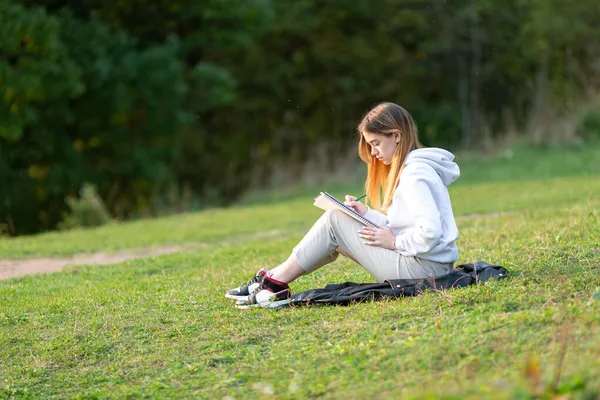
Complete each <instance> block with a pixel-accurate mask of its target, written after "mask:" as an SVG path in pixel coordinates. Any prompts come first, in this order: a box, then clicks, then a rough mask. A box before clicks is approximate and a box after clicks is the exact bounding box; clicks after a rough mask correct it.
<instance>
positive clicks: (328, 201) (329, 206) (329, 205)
mask: <svg viewBox="0 0 600 400" xmlns="http://www.w3.org/2000/svg"><path fill="white" fill-rule="evenodd" d="M314 205H315V206H317V207H319V208H320V209H322V210H340V211H341V212H343V213H345V214H348V215H349V216H351V217H352V218H354V219H355V220H357V221H359V222H360V223H362V224H365V225H368V226H372V227H375V228H381V227H380V226H379V225H377V224H375V223H374V222H371V221H369V220H368V219H366V218H365V217H363V216H362V215H360V214H359V213H357V212H356V211H354V210H353V209H352V208H350V207H348V206H347V205H345V204H344V203H342V202H341V201H339V200H338V199H336V198H335V197H333V196H332V195H330V194H329V193H327V192H321V194H320V195H319V197H317V198H316V199H315V202H314Z"/></svg>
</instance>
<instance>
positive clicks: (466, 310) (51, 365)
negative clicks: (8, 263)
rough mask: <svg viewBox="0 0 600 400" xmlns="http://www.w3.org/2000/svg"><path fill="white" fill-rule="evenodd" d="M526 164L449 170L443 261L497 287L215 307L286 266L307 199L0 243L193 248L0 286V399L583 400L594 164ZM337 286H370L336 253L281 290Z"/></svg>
mask: <svg viewBox="0 0 600 400" xmlns="http://www.w3.org/2000/svg"><path fill="white" fill-rule="evenodd" d="M592 150H593V149H592ZM592 150H590V149H584V150H581V151H582V158H584V159H585V157H587V155H588V154H591V151H592ZM595 151H596V154H600V151H599V149H597V148H596V149H595ZM527 154H528V153H527V151H525V150H523V153H522V154H518V152H516V151H515V154H514V156H513V158H512V161H511V163H512V164H511V166H510V168H507V166H506V165H505V164H504V161H502V160H498V159H490V160H488V161H482V160H469V161H465V163H464V164H461V167H462V171H463V178H465V182H464V183H460V181H459V182H457V184H456V186H453V187H451V189H452V190H451V195H452V201H453V206H454V209H455V212H456V215H458V216H462V217H458V218H457V223H458V225H459V229H460V232H461V238H460V240H459V247H460V250H461V256H460V260H459V261H460V262H473V261H475V260H477V259H482V260H486V261H488V262H492V263H497V264H501V265H504V266H505V267H506V268H508V269H509V271H510V275H511V277H510V279H506V280H501V281H494V282H489V283H487V284H484V285H480V286H475V287H469V288H464V289H457V290H451V291H445V292H430V293H426V294H424V295H422V296H419V297H415V298H405V299H399V300H394V301H382V302H367V303H362V304H354V305H350V306H347V307H319V308H293V309H288V310H282V311H279V312H269V311H266V310H248V311H245V312H243V311H240V310H237V309H235V308H234V307H233V305H232V303H231V302H230V301H228V300H226V299H224V298H223V296H222V295H223V292H224V291H225V290H226V289H227V288H230V287H233V286H237V284H239V283H240V282H241V281H244V280H246V279H248V277H249V276H250V275H252V274H253V273H254V272H255V271H256V270H257V269H258V267H259V266H263V265H267V266H272V265H274V264H276V263H278V262H280V261H282V260H283V259H284V258H285V257H287V255H288V254H289V251H290V249H291V248H292V247H293V246H294V245H295V243H296V242H297V241H298V240H299V239H300V237H301V236H302V235H303V233H304V232H305V231H306V229H308V228H309V227H310V225H311V223H312V221H313V220H314V219H315V218H316V217H317V216H318V215H319V210H317V209H315V208H314V207H312V205H311V202H310V199H311V197H312V195H308V196H307V195H302V194H301V195H299V196H291V197H290V198H287V199H282V200H281V201H279V202H269V201H266V204H262V205H261V204H253V205H240V206H237V207H233V208H230V209H223V210H210V211H205V212H200V213H193V214H186V215H181V216H176V217H172V218H164V219H157V220H148V221H137V222H133V223H127V224H125V223H124V224H115V225H109V226H106V227H102V228H99V229H95V230H80V231H73V232H66V233H49V234H45V235H39V236H33V237H24V238H16V239H10V240H2V241H0V257H1V258H8V257H29V256H49V255H68V254H72V253H76V252H91V251H98V250H102V251H107V250H108V251H110V250H117V249H123V248H132V247H145V246H163V245H168V244H176V243H187V242H203V243H205V246H202V247H201V248H194V249H193V250H189V251H187V252H181V253H178V254H172V255H167V256H161V257H152V258H148V259H140V260H133V261H127V262H124V263H121V264H116V265H109V266H102V267H97V266H75V267H69V268H68V269H67V270H65V271H63V272H61V273H56V274H51V275H46V276H27V277H21V278H16V279H11V280H7V281H1V282H0V348H1V349H2V351H1V352H0V399H3V398H32V399H33V398H35V399H37V398H79V399H92V398H136V399H137V398H210V399H212V398H235V399H238V398H265V399H268V398H298V399H303V398H350V399H360V398H364V397H367V396H368V397H375V398H390V397H416V398H433V397H446V398H467V397H471V398H482V397H484V398H533V397H535V396H538V397H542V398H544V397H545V398H551V397H552V396H553V395H556V394H564V395H566V396H568V398H581V399H584V398H589V399H591V398H597V397H598V396H600V240H599V238H600V212H599V210H600V178H599V177H598V175H593V173H594V172H597V171H599V170H600V169H598V170H594V169H593V166H594V165H597V164H594V163H595V162H597V158H594V157H591V158H590V161H589V162H586V164H585V165H584V166H582V167H581V168H580V169H579V170H577V168H573V169H572V170H570V169H569V168H570V167H568V166H566V164H569V163H571V162H573V163H574V161H572V160H571V159H570V158H569V157H563V159H561V158H559V157H555V158H553V157H554V155H553V154H550V155H546V156H547V157H548V158H550V159H552V160H553V161H552V162H546V161H544V163H545V165H548V168H550V169H552V168H554V169H555V170H556V171H570V172H569V173H568V174H566V175H561V174H560V173H556V174H547V175H544V174H546V173H547V172H544V173H536V172H535V171H534V172H532V170H531V168H529V167H528V165H529V164H528V160H530V159H531V158H534V157H538V158H539V159H540V160H542V159H545V158H544V155H543V154H542V155H539V154H538V155H536V153H535V151H534V150H530V153H529V156H527ZM561 160H562V161H561ZM540 162H541V161H540ZM561 162H563V164H562V165H561ZM519 163H522V165H523V167H522V169H519V168H518V164H519ZM569 165H571V164H569ZM470 171H471V172H470ZM486 171H487V173H486ZM514 171H519V174H516V173H515V172H514ZM576 171H579V173H575V172H576ZM527 172H531V176H530V178H531V179H529V180H527V179H525V176H526V175H527ZM472 174H479V176H480V177H481V178H482V179H475V178H472ZM487 175H489V176H493V177H494V178H493V179H491V180H489V181H486V180H485V179H483V178H484V177H485V176H487ZM461 179H462V178H461ZM355 186H358V187H359V185H355ZM347 189H352V185H348V187H347V188H344V187H339V188H337V189H336V190H334V192H335V193H336V194H337V195H340V194H343V193H344V192H345V191H346V190H347ZM318 190H320V189H316V190H315V191H317V192H318ZM354 190H355V191H353V192H352V193H357V189H356V188H354ZM472 214H480V215H477V216H473V215H472ZM273 230H277V232H276V234H273V232H272V231H273ZM265 232H267V233H265ZM269 232H271V233H270V234H269ZM349 280H350V281H358V282H369V281H372V280H373V279H372V278H371V277H370V276H369V275H368V274H367V273H366V272H365V271H363V270H362V269H361V268H360V267H359V266H357V265H356V264H354V263H352V262H350V261H348V260H347V259H344V258H341V257H340V258H339V259H338V261H336V262H335V263H334V264H331V265H329V266H327V267H324V268H322V269H320V270H317V271H316V272H315V273H313V274H311V275H309V276H306V277H303V278H301V279H300V280H298V281H297V282H295V283H294V284H293V286H292V287H293V290H294V291H301V290H305V289H309V288H314V287H320V286H323V285H325V284H326V283H332V282H343V281H349ZM561 358H563V360H562V361H561Z"/></svg>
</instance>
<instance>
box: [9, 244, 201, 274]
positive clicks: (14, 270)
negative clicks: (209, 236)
mask: <svg viewBox="0 0 600 400" xmlns="http://www.w3.org/2000/svg"><path fill="white" fill-rule="evenodd" d="M189 247H190V246H168V247H160V248H155V249H145V250H138V251H120V252H118V253H110V254H109V253H93V254H76V255H74V256H71V257H64V258H31V259H24V260H0V279H8V278H14V277H17V276H23V275H32V274H49V273H52V272H58V271H60V270H62V269H63V268H65V267H66V266H69V265H104V264H116V263H120V262H123V261H127V260H133V259H135V258H145V257H151V256H159V255H163V254H171V253H176V252H178V251H182V250H184V249H188V248H189Z"/></svg>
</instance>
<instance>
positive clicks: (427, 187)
mask: <svg viewBox="0 0 600 400" xmlns="http://www.w3.org/2000/svg"><path fill="white" fill-rule="evenodd" d="M358 132H359V133H360V142H359V144H358V153H359V155H360V158H361V159H362V160H363V161H364V162H365V163H366V164H367V180H366V182H365V190H366V194H367V198H368V199H369V202H370V203H371V205H372V206H373V207H375V209H376V210H374V209H371V208H370V207H368V206H366V205H365V204H363V203H361V202H357V201H355V197H353V196H346V204H347V205H348V206H350V207H352V208H353V209H354V210H355V211H357V212H358V213H359V214H361V215H363V216H365V218H367V219H369V220H371V221H372V222H374V223H375V224H376V225H379V226H381V227H383V228H381V229H380V228H372V227H365V226H362V224H361V223H360V222H358V221H356V220H355V219H353V218H351V217H349V216H348V215H346V214H344V213H342V212H341V211H338V210H335V211H326V212H325V213H324V214H323V215H322V216H321V218H319V219H318V220H317V222H316V223H315V224H314V225H313V227H312V228H311V229H310V231H308V233H307V234H306V236H304V238H303V239H302V240H301V241H300V243H298V245H297V246H296V247H295V248H294V250H293V251H292V254H291V255H290V256H289V258H288V259H287V260H286V261H285V262H283V263H282V264H281V265H279V266H277V267H275V268H273V269H271V270H267V269H266V268H262V269H261V270H260V271H258V272H257V273H256V275H255V276H254V277H253V278H252V279H251V280H250V281H249V282H248V283H246V284H245V285H242V286H240V287H238V288H235V289H232V290H229V291H228V292H227V294H226V295H225V296H226V297H228V298H230V299H237V300H238V302H237V306H238V307H239V308H246V307H256V306H262V307H269V306H275V305H278V304H282V303H285V302H289V298H290V296H291V291H290V288H289V286H288V284H289V283H290V282H293V281H294V280H296V279H297V278H298V277H300V276H301V275H304V274H308V273H310V272H312V271H314V270H316V269H317V268H320V267H322V266H324V265H326V264H328V263H330V262H332V261H334V260H335V259H336V258H337V256H338V255H339V253H342V254H344V255H346V256H349V257H350V258H352V259H353V260H354V261H356V262H357V263H359V264H360V265H362V266H363V267H364V268H365V269H366V270H367V271H368V272H369V273H370V274H371V275H372V276H373V277H374V278H375V279H376V280H377V281H379V282H383V281H384V280H386V279H410V278H425V277H433V276H438V275H443V274H446V273H447V272H449V270H451V269H452V267H453V264H454V262H455V261H456V260H457V259H458V248H457V246H456V240H457V239H458V229H457V227H456V222H455V221H454V215H453V213H452V206H451V204H450V197H449V195H448V189H447V186H448V185H450V184H451V183H452V182H454V181H455V180H456V179H457V178H458V177H459V175H460V170H459V168H458V165H456V163H455V162H453V159H454V156H453V155H452V153H450V152H448V151H446V150H442V149H438V148H422V146H421V144H420V143H419V139H418V136H417V127H416V125H415V122H414V121H413V119H412V117H411V116H410V114H409V113H408V112H407V111H406V110H405V109H404V108H402V107H400V106H399V105H397V104H394V103H381V104H379V105H377V106H376V107H375V108H373V109H372V110H371V111H369V112H368V113H367V115H365V117H364V118H363V120H362V122H361V123H360V125H359V126H358ZM380 194H383V198H381V195H380ZM377 210H379V211H377Z"/></svg>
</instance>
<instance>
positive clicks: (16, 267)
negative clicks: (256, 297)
mask: <svg viewBox="0 0 600 400" xmlns="http://www.w3.org/2000/svg"><path fill="white" fill-rule="evenodd" d="M506 213H507V212H502V213H499V212H498V213H489V214H470V215H463V216H459V217H457V218H456V219H457V220H461V219H478V218H482V217H495V216H500V215H502V214H506ZM508 213H510V211H509V212H508ZM279 233H280V232H279V231H277V230H274V231H268V232H260V233H258V234H254V235H252V237H253V238H255V239H256V238H261V237H263V238H265V237H272V236H277V235H278V234H279ZM229 243H230V241H228V240H225V241H222V242H220V244H229ZM207 246H208V244H206V243H188V244H185V245H181V246H166V247H158V248H153V249H142V250H136V251H131V250H123V251H120V252H117V253H92V254H76V255H74V256H71V257H64V258H30V259H23V260H0V280H2V279H9V278H15V277H17V276H23V275H32V274H49V273H52V272H58V271H60V270H62V269H63V268H65V267H67V266H69V265H104V264H117V263H120V262H123V261H127V260H133V259H136V258H146V257H152V256H160V255H165V254H172V253H177V252H180V251H184V250H190V249H194V248H203V247H207Z"/></svg>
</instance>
